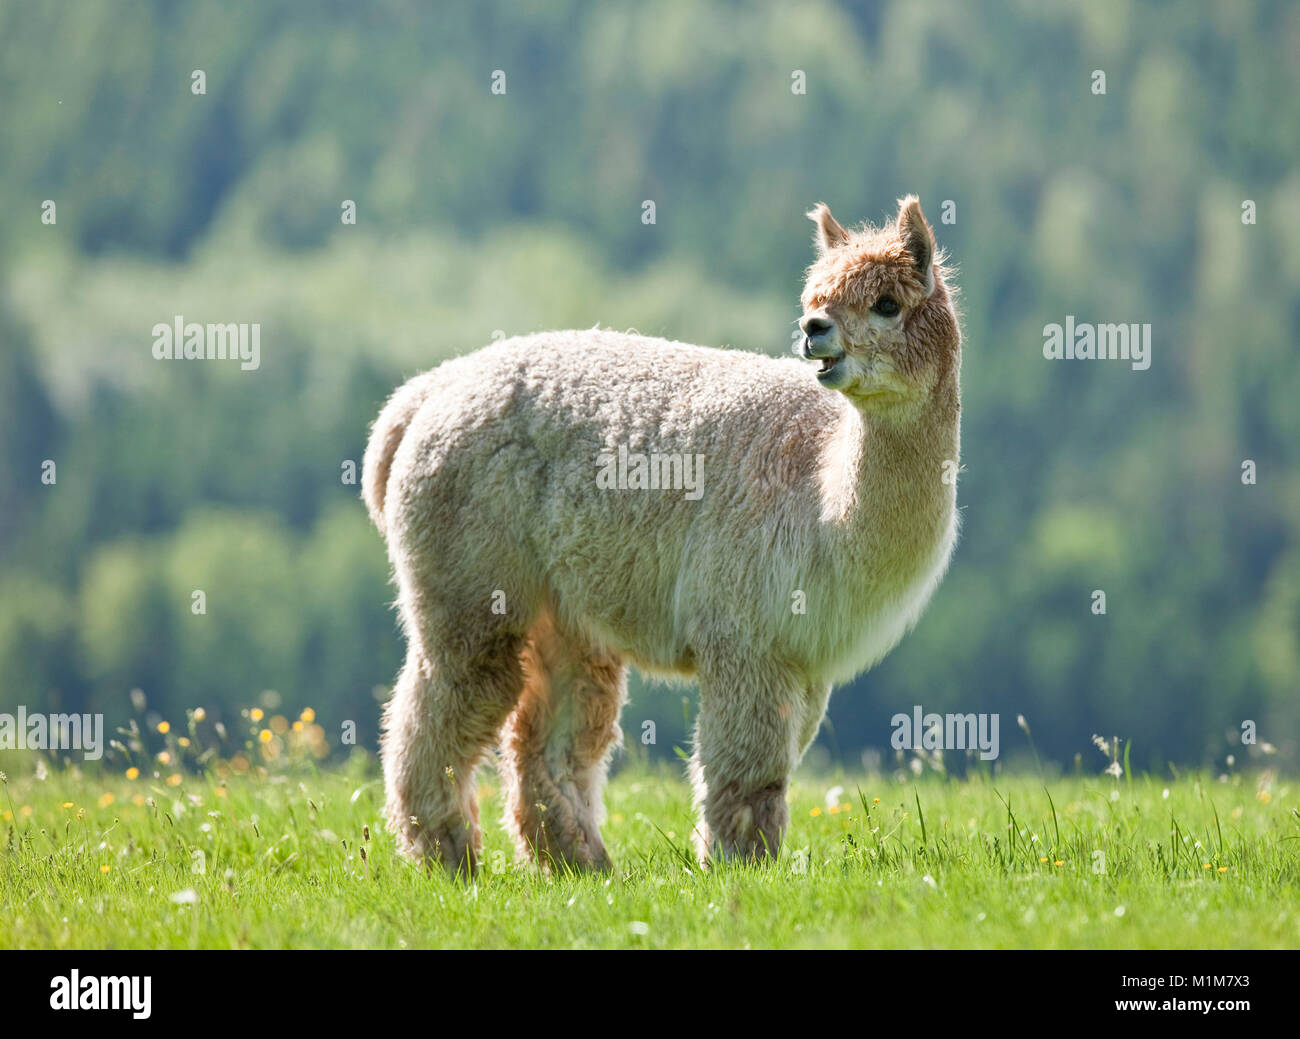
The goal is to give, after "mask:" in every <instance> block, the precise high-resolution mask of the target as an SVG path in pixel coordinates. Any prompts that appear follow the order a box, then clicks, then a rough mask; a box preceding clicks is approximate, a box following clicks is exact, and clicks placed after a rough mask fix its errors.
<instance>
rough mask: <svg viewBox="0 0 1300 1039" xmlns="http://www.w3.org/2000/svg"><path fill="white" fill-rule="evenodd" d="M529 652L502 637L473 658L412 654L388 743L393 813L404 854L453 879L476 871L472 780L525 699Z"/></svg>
mask: <svg viewBox="0 0 1300 1039" xmlns="http://www.w3.org/2000/svg"><path fill="white" fill-rule="evenodd" d="M521 644H522V639H520V638H519V637H518V636H512V635H509V634H507V633H504V632H499V633H497V634H496V635H494V636H488V637H485V638H483V639H482V640H480V641H479V642H478V644H477V645H475V646H474V647H473V649H472V651H470V652H461V653H453V652H451V651H449V650H447V649H445V648H444V649H442V650H440V651H438V652H435V653H431V654H426V653H424V652H422V651H421V650H420V648H419V647H418V645H415V644H413V645H412V647H411V650H410V651H409V652H408V655H407V660H406V665H405V666H404V667H403V668H402V672H401V674H400V676H399V677H398V680H397V685H396V687H395V688H394V690H393V697H392V699H391V700H390V701H389V704H388V707H387V709H386V710H385V712H384V734H383V737H382V741H381V758H382V761H383V769H384V785H385V793H386V798H385V814H386V816H387V819H388V825H389V827H390V829H391V830H392V831H393V833H394V834H395V835H396V837H397V846H398V849H399V850H400V851H401V852H402V853H403V854H405V855H407V856H410V857H411V858H415V859H421V860H423V861H425V862H426V863H427V862H431V861H437V862H440V863H442V865H443V866H444V867H445V868H446V869H447V871H448V872H450V873H452V874H455V873H458V872H462V871H463V872H465V873H466V874H469V873H472V872H473V871H474V869H475V868H476V865H477V861H478V855H479V851H480V849H481V843H482V838H481V833H480V829H479V821H478V803H477V801H476V800H475V796H474V791H475V780H474V771H475V769H476V767H477V766H478V765H479V763H480V762H481V761H482V759H483V756H484V754H485V752H486V750H487V749H488V748H489V747H490V746H491V745H492V743H493V741H494V739H495V737H496V734H497V732H498V730H499V729H500V727H501V723H502V722H503V721H504V719H505V718H506V717H507V715H508V714H509V713H510V711H511V709H512V708H513V707H514V706H515V704H516V702H517V701H518V699H519V694H520V691H521V690H522V688H523V674H522V671H521V668H520V663H519V652H520V646H521ZM430 657H432V658H433V659H430Z"/></svg>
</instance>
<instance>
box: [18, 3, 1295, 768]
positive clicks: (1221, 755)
mask: <svg viewBox="0 0 1300 1039" xmlns="http://www.w3.org/2000/svg"><path fill="white" fill-rule="evenodd" d="M1297 54H1300V6H1297V5H1296V4H1293V3H1286V2H1283V0H1276V2H1270V0H1243V2H1237V3H1232V4H1222V5H1215V4H1210V3H1172V2H1170V3H1152V4H1144V5H1139V4H1136V3H1132V4H1130V3H1125V2H1115V0H1106V2H1094V0H1077V2H1072V3H1062V4H1037V3H1032V2H1029V0H1002V2H998V3H982V4H972V3H966V2H960V0H953V2H948V3H929V2H925V3H921V2H896V3H880V4H876V3H842V4H840V3H830V2H819V0H813V2H808V3H799V4H795V5H791V4H785V3H779V2H775V0H770V2H758V3H749V4H741V3H737V2H731V0H680V2H673V0H666V2H661V3H644V4H610V3H598V2H594V0H592V2H578V0H557V2H551V3H546V4H520V3H507V2H500V0H486V2H479V3H474V4H451V3H439V4H432V3H419V2H415V0H372V2H369V3H366V4H350V3H342V2H327V3H306V2H301V3H289V2H267V3H254V2H251V0H250V2H221V3H218V2H215V0H212V2H187V3H179V2H177V3H173V2H165V0H154V2H144V0H122V2H117V3H112V4H68V3H48V4H34V3H28V2H21V0H3V2H0V155H3V160H2V161H0V199H2V200H3V205H4V212H5V217H6V218H5V220H3V221H0V443H3V450H2V451H0V710H2V711H13V710H14V709H15V707H16V705H18V704H25V705H27V707H28V709H29V710H42V709H43V710H54V709H61V710H85V711H91V710H93V711H102V712H104V713H105V714H106V715H107V716H108V720H109V726H110V727H111V726H112V725H113V724H114V723H115V722H117V721H121V720H123V719H125V718H127V717H128V716H130V714H131V713H132V708H131V700H130V696H129V694H130V691H131V690H132V689H136V688H138V689H141V690H143V691H144V693H145V695H146V696H147V697H148V702H149V705H150V710H151V711H154V712H156V713H157V715H158V716H160V717H164V718H168V717H170V718H172V719H178V718H182V717H183V712H184V710H185V709H186V708H190V707H195V706H199V705H203V706H204V707H205V708H206V710H207V711H208V713H209V715H211V716H215V717H222V716H233V715H235V714H236V713H237V712H238V711H239V709H240V708H241V707H244V706H247V705H250V704H254V703H266V704H268V706H271V707H274V706H275V705H276V704H277V703H282V704H283V705H284V709H286V710H290V709H292V710H297V709H299V708H301V707H305V706H311V707H313V708H314V709H315V712H316V717H317V719H318V720H319V721H320V723H321V724H322V725H323V727H324V729H325V732H326V734H327V736H328V737H329V739H330V742H331V743H332V744H334V745H337V742H338V737H337V734H338V732H339V725H340V724H341V723H342V721H344V720H354V721H355V722H356V724H357V726H358V729H359V734H360V742H361V744H362V745H365V746H373V741H374V739H375V734H376V730H377V723H378V716H379V703H380V701H381V700H382V698H383V697H384V695H385V692H386V686H387V684H388V683H390V682H391V681H392V679H393V677H394V674H395V671H396V669H397V667H398V665H399V661H400V654H401V643H400V639H399V635H398V631H397V628H396V624H395V616H394V614H393V613H392V612H391V610H390V606H389V604H390V602H391V599H392V595H393V591H392V588H391V587H390V586H389V585H388V573H387V562H386V559H385V555H384V551H383V546H382V542H381V540H380V537H379V536H378V535H377V534H376V532H375V531H374V530H373V529H372V528H371V527H370V526H369V524H368V521H367V519H366V517H365V513H364V509H363V507H362V505H361V502H360V500H359V498H358V487H357V486H356V485H355V484H353V483H350V482H347V474H348V471H349V463H355V464H357V465H359V463H360V458H361V454H362V450H363V447H364V438H365V434H366V429H367V426H368V424H369V422H370V421H371V420H372V419H373V418H374V416H375V415H376V414H377V412H378V409H379V407H380V405H381V403H382V401H383V399H384V398H385V396H386V395H387V393H388V392H389V391H390V390H391V389H392V388H394V387H395V386H396V385H397V384H398V383H399V382H400V381H401V380H402V379H403V378H405V377H407V376H410V375H412V374H414V373H416V372H418V371H420V370H423V369H425V368H428V367H431V366H433V365H434V364H436V363H438V362H439V361H440V360H442V359H444V358H446V357H449V356H453V355H455V354H459V353H463V352H465V351H468V350H471V349H475V348H477V347H479V346H481V345H483V344H485V343H487V342H488V341H490V339H491V338H492V337H493V335H494V334H500V333H504V334H507V335H513V334H517V333H524V332H529V331H535V330H539V329H543V328H560V327H580V328H586V327H590V326H591V325H593V324H595V323H597V322H599V323H601V324H603V325H606V326H613V327H618V328H635V329H637V330H639V331H641V332H643V333H646V334H654V335H664V336H667V337H670V338H675V339H682V340H686V341H691V342H699V343H705V344H709V345H731V346H735V347H738V348H743V349H748V350H758V351H766V352H770V353H783V352H785V351H786V350H787V349H788V348H789V344H790V337H791V333H792V331H793V325H792V322H793V321H794V319H795V318H796V317H797V316H798V313H799V308H798V295H799V288H800V280H801V274H802V270H803V268H804V266H805V265H806V264H807V263H808V262H809V261H810V259H811V245H810V240H811V225H810V224H809V223H808V222H807V220H806V219H805V218H804V215H803V214H804V212H805V210H806V209H808V208H809V207H810V206H811V204H812V203H814V202H816V201H819V200H825V201H826V202H828V203H830V205H831V206H832V207H833V209H834V211H835V213H836V214H837V216H839V217H840V219H841V220H843V221H845V222H846V223H847V222H849V221H857V220H861V219H872V220H878V219H881V218H883V217H885V216H886V215H887V214H889V213H891V212H892V211H893V209H894V200H895V199H896V198H897V197H898V196H900V195H902V194H904V193H906V192H916V193H918V194H919V195H920V197H921V200H922V203H923V205H924V206H925V208H926V212H927V214H928V215H929V217H930V219H931V222H932V223H933V224H934V225H935V230H936V234H937V235H938V237H939V240H940V243H941V244H942V245H944V246H945V247H946V248H947V249H948V250H949V252H950V254H951V256H952V259H953V260H954V262H955V263H956V264H957V265H958V267H959V270H960V274H959V277H958V283H959V284H960V287H961V291H962V306H963V310H964V315H965V317H964V331H965V359H964V368H963V379H964V411H965V416H964V437H963V459H962V461H963V464H964V471H963V473H962V479H961V484H960V490H959V501H960V503H961V506H962V509H963V512H962V517H963V534H962V539H961V542H960V544H959V547H958V550H957V553H956V555H955V558H954V561H953V566H952V569H951V571H950V573H949V576H948V577H947V579H946V581H945V582H944V584H943V585H941V586H940V589H939V591H938V592H937V594H936V595H935V598H934V600H933V602H932V604H931V606H930V608H929V610H928V611H927V613H926V614H925V616H924V618H923V619H922V621H921V623H920V625H919V627H918V628H917V630H916V631H915V632H914V633H913V634H912V635H910V636H909V637H908V638H907V639H905V640H904V642H903V643H902V645H901V646H900V647H899V648H898V649H897V650H895V651H894V653H893V654H892V655H891V656H890V657H889V658H887V660H886V661H885V662H884V663H883V664H882V665H881V666H879V667H878V668H876V669H875V670H874V671H872V672H870V673H869V674H867V675H865V676H863V677H861V678H860V679H859V680H858V681H857V682H855V683H854V684H853V685H852V686H851V687H848V688H844V689H841V690H839V691H838V692H837V693H836V695H835V697H834V698H833V700H832V706H831V714H830V724H829V725H828V726H827V727H826V728H825V729H824V730H823V733H822V735H821V737H820V739H819V749H818V750H817V752H816V753H817V757H818V759H819V760H821V761H822V762H825V761H826V760H827V759H834V760H838V761H842V762H844V763H847V764H857V763H858V761H859V755H861V754H862V753H863V752H864V750H867V751H870V750H871V749H873V748H874V749H875V750H877V751H883V752H884V753H885V754H886V755H888V754H890V753H891V752H890V751H889V750H888V740H889V735H890V726H889V719H890V717H891V715H893V714H894V713H895V712H898V711H905V712H910V711H911V709H912V705H914V704H922V705H924V707H925V709H926V710H927V711H928V710H934V711H957V710H960V711H976V712H1000V713H1001V716H1002V747H1003V759H1004V760H1005V761H1012V762H1014V761H1015V760H1016V758H1017V756H1018V755H1020V754H1022V753H1023V754H1028V753H1029V749H1030V748H1029V744H1028V741H1027V740H1026V738H1025V736H1024V734H1023V733H1022V732H1021V731H1020V730H1019V729H1018V728H1017V727H1016V723H1015V719H1016V716H1017V715H1018V714H1019V715H1023V716H1024V717H1025V719H1026V720H1027V722H1028V724H1029V725H1030V726H1031V727H1032V733H1033V740H1034V744H1035V747H1036V750H1037V753H1038V754H1040V755H1041V756H1042V757H1043V759H1044V760H1050V761H1052V762H1055V763H1057V764H1058V765H1059V766H1061V767H1064V768H1070V767H1072V763H1073V762H1074V760H1075V755H1076V754H1081V755H1083V759H1082V760H1083V764H1084V767H1085V768H1089V769H1097V770H1099V769H1100V768H1101V767H1104V766H1105V764H1106V762H1105V759H1104V758H1103V757H1102V756H1101V754H1100V753H1099V752H1098V751H1097V750H1096V749H1095V748H1093V747H1092V746H1091V744H1090V737H1091V736H1092V734H1094V733H1098V734H1100V735H1102V736H1106V737H1110V736H1118V737H1120V738H1121V739H1122V740H1128V741H1131V746H1132V763H1133V765H1134V766H1135V767H1145V768H1152V769H1164V768H1166V767H1167V766H1168V765H1169V764H1170V763H1174V764H1177V765H1180V766H1181V765H1201V764H1215V765H1216V766H1218V767H1222V765H1223V762H1224V760H1225V758H1226V756H1227V755H1235V756H1236V757H1237V759H1238V761H1242V760H1244V759H1245V758H1246V757H1249V756H1251V755H1255V754H1259V753H1260V752H1261V746H1262V745H1263V744H1265V743H1267V744H1271V745H1272V747H1273V748H1276V756H1274V757H1273V758H1271V763H1273V764H1277V765H1282V766H1284V767H1294V765H1295V763H1296V762H1297V759H1298V755H1300V748H1298V746H1297V735H1298V734H1300V468H1298V467H1297V466H1298V463H1300V408H1298V407H1297V406H1296V401H1297V399H1300V362H1297V355H1296V345H1297V344H1296V337H1295V332H1294V330H1295V329H1296V327H1297V325H1298V324H1300V292H1298V291H1297V286H1298V285H1300V245H1298V244H1297V243H1298V242H1300V165H1298V164H1297V160H1298V159H1300V63H1298V62H1297V61H1296V55H1297ZM195 70H201V71H202V72H203V74H204V78H205V81H206V82H205V87H206V92H205V93H201V94H196V93H194V92H193V89H192V88H193V85H194V82H195V80H194V77H193V73H194V72H195ZM498 70H500V71H501V72H503V73H504V75H505V78H504V84H505V92H504V93H494V92H493V89H492V87H493V82H494V78H493V77H494V73H495V72H496V71H498ZM1094 70H1101V71H1103V72H1104V73H1105V77H1106V82H1105V88H1106V89H1105V93H1104V94H1100V93H1095V92H1094V83H1095V82H1096V80H1095V77H1094V75H1093V74H1094ZM799 72H802V73H803V76H804V79H805V80H806V92H799V91H798V86H797V84H798V82H799V77H798V75H797V73H799ZM46 200H52V201H53V202H55V204H56V206H57V210H56V214H57V215H56V220H55V222H54V223H49V222H46V221H44V220H43V219H42V217H43V213H44V212H45V210H44V209H43V203H45V201H46ZM346 200H351V201H352V202H354V203H355V205H356V215H357V218H356V223H355V225H352V224H347V223H344V222H343V221H342V219H341V211H342V205H343V203H344V202H345V201H346ZM647 200H650V201H653V202H654V203H655V222H654V223H653V224H647V223H645V222H643V219H642V215H643V212H644V209H643V203H644V202H645V201H647ZM1247 200H1249V201H1251V202H1253V203H1254V206H1253V207H1252V208H1253V209H1254V211H1255V213H1256V222H1254V223H1248V222H1243V203H1244V202H1246V201H1247ZM945 201H950V202H951V203H952V204H953V205H952V209H951V213H952V215H953V216H954V217H955V219H954V220H953V221H952V222H949V223H943V222H941V215H942V210H943V204H944V202H945ZM175 315H184V317H185V319H186V320H187V321H198V322H258V323H260V325H261V366H260V368H258V369H257V370H256V371H240V370H239V366H238V364H232V363H228V362H220V361H208V362H202V363H200V362H171V363H168V362H159V361H156V360H154V359H153V357H152V355H151V350H150V348H151V344H152V342H153V336H152V334H151V329H152V327H153V326H154V325H155V324H156V323H159V322H164V323H170V322H171V321H172V320H173V317H174V316H175ZM1066 315H1075V316H1076V317H1077V319H1078V320H1079V321H1094V322H1149V323H1150V324H1151V326H1152V344H1153V345H1152V363H1151V367H1150V370H1148V371H1134V370H1132V369H1131V368H1130V366H1129V365H1128V364H1127V363H1122V362H1117V361H1108V362H1074V363H1070V362H1052V361H1048V360H1046V359H1044V357H1043V326H1044V325H1045V324H1048V323H1052V322H1058V323H1059V322H1063V321H1064V320H1065V317H1066ZM1248 459H1249V460H1251V461H1253V462H1254V464H1255V471H1256V482H1255V483H1254V484H1250V483H1245V482H1243V478H1242V477H1243V468H1242V466H1243V462H1244V461H1246V460H1248ZM47 460H50V461H53V462H54V463H55V465H56V470H55V471H56V474H57V475H56V480H55V482H53V483H47V482H43V480H42V475H43V472H45V471H46V468H43V466H44V463H45V462H46V461H47ZM196 589H201V590H203V591H204V593H205V595H206V613H204V614H201V615H196V614H195V613H193V612H192V609H191V604H192V598H191V597H192V593H193V591H194V590H196ZM1095 590H1104V591H1105V593H1106V607H1107V610H1106V613H1105V614H1104V615H1097V614H1094V613H1093V601H1094V600H1093V592H1094V591H1095ZM268 691H273V693H271V694H269V695H268ZM684 696H693V692H692V691H689V690H684V689H682V688H678V687H667V686H660V685H654V684H647V683H645V682H643V681H641V680H640V679H638V680H636V683H635V686H634V691H633V698H632V703H631V704H630V705H629V707H628V709H627V712H626V714H625V718H624V728H625V730H626V731H627V733H628V744H629V748H630V750H631V752H633V753H636V754H641V753H644V752H650V753H653V754H658V755H669V756H671V755H672V753H673V747H674V745H677V744H681V743H683V742H684V740H685V739H686V732H687V726H688V714H689V710H688V707H689V705H687V704H684V703H683V697H684ZM646 719H651V720H654V721H656V723H657V725H658V733H657V743H656V745H655V746H654V747H650V748H644V750H643V749H642V748H641V745H640V741H639V739H638V736H639V734H640V733H641V731H642V729H641V723H642V721H643V720H646ZM1246 720H1251V721H1254V722H1255V723H1256V725H1257V726H1258V739H1259V741H1260V744H1259V745H1256V746H1253V747H1243V746H1241V745H1240V744H1241V740H1240V734H1241V731H1242V729H1241V726H1242V723H1243V721H1246ZM885 760H886V761H888V760H890V758H889V757H888V756H887V757H886V758H885ZM1261 763H1268V762H1263V759H1261ZM957 767H960V766H959V765H958V766H957Z"/></svg>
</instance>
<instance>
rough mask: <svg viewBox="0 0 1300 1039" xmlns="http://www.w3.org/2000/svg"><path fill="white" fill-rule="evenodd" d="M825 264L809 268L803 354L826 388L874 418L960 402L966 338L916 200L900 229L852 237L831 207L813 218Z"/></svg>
mask: <svg viewBox="0 0 1300 1039" xmlns="http://www.w3.org/2000/svg"><path fill="white" fill-rule="evenodd" d="M808 216H809V218H810V219H811V220H812V221H813V222H814V223H815V224H816V225H817V236H816V237H817V247H818V257H817V259H816V260H815V261H814V262H813V264H812V266H811V267H809V268H808V274H807V280H806V282H805V284H804V290H803V295H802V298H801V302H802V304H803V311H804V314H803V317H802V318H801V319H800V321H799V327H800V329H801V330H802V331H803V332H804V333H805V334H804V337H803V339H802V341H801V343H800V344H799V345H798V346H797V347H796V349H795V352H796V353H798V354H799V355H800V356H802V357H805V358H808V359H809V360H816V361H818V362H819V363H820V365H821V370H819V371H818V376H817V378H818V381H820V382H821V384H822V385H823V386H826V387H827V388H829V389H834V390H839V391H840V392H841V393H843V394H845V396H847V397H849V398H850V399H851V400H853V401H854V402H855V403H856V404H858V405H859V406H860V407H862V408H863V409H865V410H870V411H872V412H884V411H888V412H893V413H900V414H901V413H907V412H911V411H913V410H915V408H916V406H918V405H921V404H923V403H925V402H926V401H928V400H931V399H934V398H935V397H936V396H942V397H943V398H945V399H946V398H948V397H949V396H951V398H952V402H953V403H954V404H955V402H956V392H957V369H958V365H959V362H960V353H961V333H960V331H959V330H958V326H957V316H956V314H955V312H954V311H953V308H952V305H951V302H950V300H949V296H948V289H947V286H946V285H945V283H944V276H945V274H946V273H948V272H947V271H946V270H945V268H944V267H943V265H942V259H941V258H936V255H935V245H934V234H933V232H932V231H931V230H930V225H929V224H928V223H926V220H925V216H924V215H923V214H922V213H921V206H920V203H919V202H918V201H917V199H916V197H915V196H912V195H909V196H908V197H907V198H905V199H902V200H901V201H900V202H899V209H898V219H897V221H896V222H895V223H894V224H893V225H892V226H887V227H883V228H875V227H863V228H861V229H859V230H855V231H848V230H845V228H843V227H842V226H840V224H839V223H838V222H837V221H836V219H835V218H834V217H833V216H832V215H831V211H830V209H829V208H828V207H827V206H826V205H825V204H818V205H817V207H816V208H814V209H813V210H812V211H811V212H810V213H809V214H808Z"/></svg>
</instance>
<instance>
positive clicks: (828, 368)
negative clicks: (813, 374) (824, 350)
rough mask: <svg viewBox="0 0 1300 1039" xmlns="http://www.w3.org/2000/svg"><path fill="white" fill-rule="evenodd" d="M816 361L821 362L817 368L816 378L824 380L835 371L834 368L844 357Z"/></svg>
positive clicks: (822, 358)
mask: <svg viewBox="0 0 1300 1039" xmlns="http://www.w3.org/2000/svg"><path fill="white" fill-rule="evenodd" d="M817 360H819V361H821V364H819V365H818V366H817V378H819V379H824V378H825V377H826V376H828V375H830V374H831V372H833V371H834V370H835V366H836V365H837V364H839V363H840V362H841V361H842V360H844V357H843V356H842V355H841V356H840V357H819V358H817Z"/></svg>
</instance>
